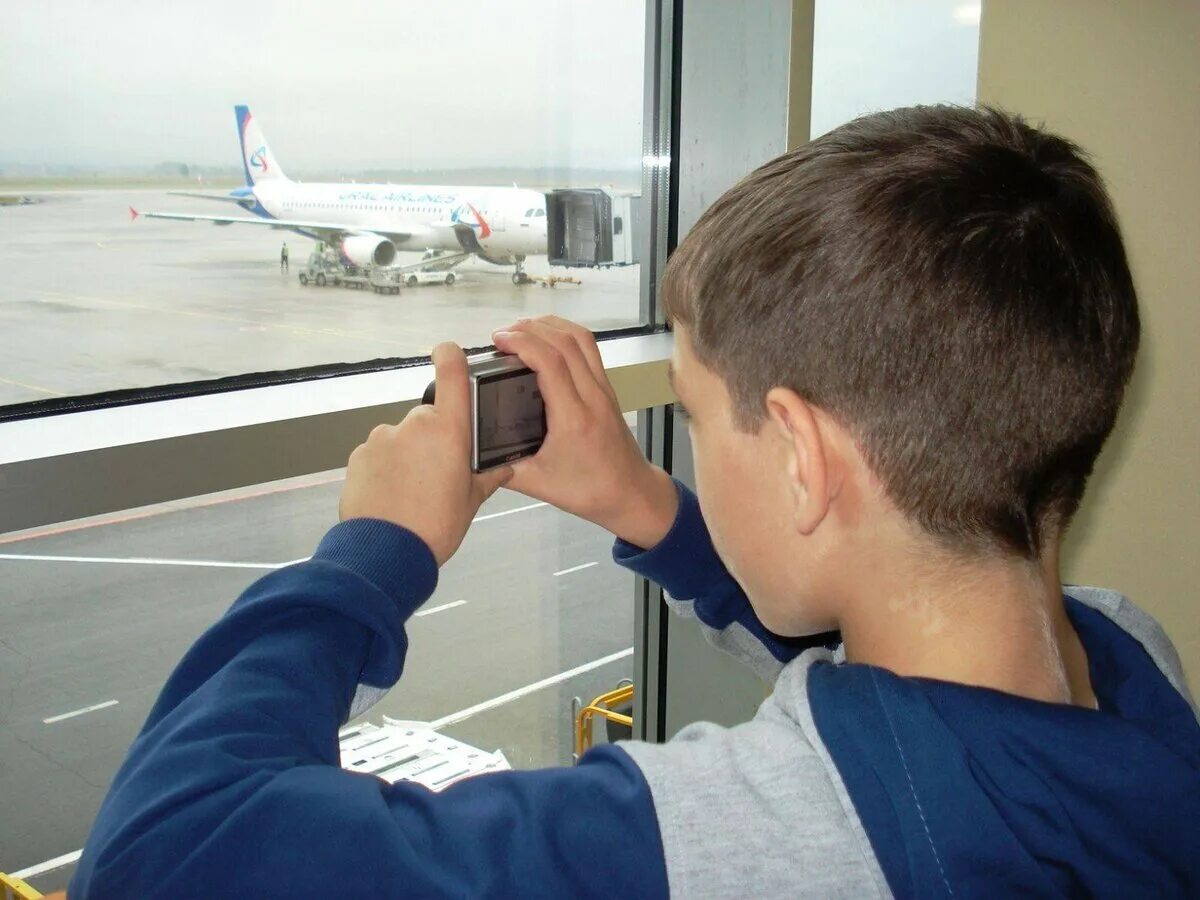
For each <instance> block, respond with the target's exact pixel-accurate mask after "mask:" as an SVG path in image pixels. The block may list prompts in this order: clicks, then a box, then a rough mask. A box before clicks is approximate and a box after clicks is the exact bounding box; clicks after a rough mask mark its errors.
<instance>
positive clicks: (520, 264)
mask: <svg viewBox="0 0 1200 900" xmlns="http://www.w3.org/2000/svg"><path fill="white" fill-rule="evenodd" d="M529 281H530V278H529V276H528V275H526V274H525V258H524V257H522V258H520V259H518V260H517V271H515V272H513V277H512V283H513V284H518V285H520V284H529Z"/></svg>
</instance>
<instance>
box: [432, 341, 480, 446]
mask: <svg viewBox="0 0 1200 900" xmlns="http://www.w3.org/2000/svg"><path fill="white" fill-rule="evenodd" d="M432 356H433V371H434V377H435V379H436V381H437V392H436V394H435V395H434V398H433V408H434V409H436V410H437V411H438V412H439V413H444V414H445V415H446V416H448V417H449V418H450V419H451V420H453V421H455V422H461V423H462V424H463V425H464V426H465V425H466V424H467V423H468V421H469V420H470V416H471V392H470V391H471V389H470V384H469V382H468V380H467V355H466V354H465V353H463V351H462V348H461V347H459V346H458V345H457V344H453V343H450V342H449V341H447V342H446V343H444V344H438V345H437V346H436V347H434V348H433V354H432Z"/></svg>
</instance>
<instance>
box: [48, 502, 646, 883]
mask: <svg viewBox="0 0 1200 900" xmlns="http://www.w3.org/2000/svg"><path fill="white" fill-rule="evenodd" d="M436 581H437V567H436V565H435V563H434V560H433V556H432V554H431V553H430V551H429V549H428V548H427V547H426V546H425V544H424V543H423V542H422V541H421V540H420V539H419V538H418V537H417V536H416V535H414V534H413V533H411V532H409V531H407V530H405V529H403V528H399V527H398V526H395V525H391V524H389V523H385V522H380V521H375V520H367V519H359V520H352V521H349V522H344V523H342V524H340V525H338V526H336V527H335V528H333V529H332V530H331V531H330V532H329V534H327V535H326V537H325V539H324V541H322V543H321V546H320V548H319V549H318V550H317V553H316V554H315V555H314V557H313V558H312V559H311V560H310V561H308V562H304V563H300V564H298V565H295V566H290V567H288V568H286V569H282V570H280V571H277V572H273V573H271V574H270V575H267V576H266V577H265V578H263V579H261V580H259V581H258V582H257V583H255V584H254V585H252V586H251V587H250V588H249V589H247V591H246V592H245V593H244V594H243V595H242V596H241V597H240V598H239V599H238V600H237V601H236V602H235V603H234V604H233V606H232V607H231V608H230V610H229V611H228V612H227V613H226V614H225V616H224V617H223V618H222V619H220V620H219V621H218V622H217V623H216V624H215V625H214V626H213V627H212V628H210V629H209V630H208V631H207V632H206V633H205V634H204V635H203V636H201V638H200V639H199V640H198V641H197V643H196V644H195V646H193V647H192V648H191V650H190V651H189V652H188V653H187V655H186V656H185V657H184V659H183V660H182V662H181V663H180V664H179V666H178V668H176V670H175V671H174V673H173V674H172V675H171V677H170V678H169V679H168V681H167V683H166V686H165V687H164V688H163V691H162V694H161V696H160V697H159V698H158V701H157V702H156V703H155V705H154V707H153V709H152V710H151V713H150V716H149V719H148V720H147V722H146V724H145V726H144V727H143V729H142V731H141V732H140V733H139V735H138V737H137V738H136V740H135V741H134V743H133V745H132V746H131V748H130V751H129V755H128V757H127V758H126V760H125V762H124V763H123V764H122V766H121V768H120V770H119V771H118V772H117V774H116V776H115V778H114V780H113V783H112V786H111V788H110V790H109V793H108V796H107V797H106V798H105V800H104V802H103V804H102V806H101V809H100V812H99V814H98V816H97V818H96V820H95V823H94V824H93V827H92V831H91V834H90V835H89V837H88V840H87V843H86V845H85V847H84V850H83V855H82V857H81V859H80V861H79V865H78V868H77V870H76V873H75V876H74V878H73V880H72V882H71V886H70V891H69V894H70V897H71V898H72V900H84V898H89V897H147V898H148V897H171V898H186V897H201V896H205V897H207V896H213V895H214V893H219V894H222V895H224V894H230V895H237V896H250V897H265V896H281V897H282V896H286V897H317V896H330V895H332V894H338V895H341V896H350V897H384V896H404V897H507V896H514V897H515V896H521V897H543V896H545V897H551V896H554V897H563V896H581V897H582V896H592V895H599V894H604V895H605V896H612V895H614V894H615V895H617V896H625V895H628V896H635V897H657V896H665V895H666V891H667V882H666V870H665V864H664V862H663V858H662V841H661V838H660V835H659V830H658V822H657V819H656V818H655V813H654V806H653V801H652V799H651V795H650V792H649V788H648V787H647V785H646V781H645V779H644V777H643V776H642V774H641V771H640V770H639V769H638V767H637V766H636V765H635V764H634V763H633V761H632V760H631V758H630V757H629V756H628V755H627V754H626V753H625V752H624V751H622V750H620V749H619V748H617V747H612V746H604V747H600V748H597V749H596V750H594V751H592V752H591V753H589V754H587V756H586V757H585V758H584V759H583V761H582V762H581V763H580V765H578V766H576V767H574V768H563V769H546V770H541V771H527V772H499V773H493V774H488V775H482V776H479V777H476V778H473V779H470V780H467V781H464V782H461V783H459V784H457V785H455V786H453V787H451V788H449V789H448V790H446V791H444V792H442V793H440V794H433V793H431V792H429V791H427V790H426V789H424V788H422V787H420V786H417V785H413V784H406V783H398V784H395V785H388V784H387V783H385V782H383V781H381V780H379V779H377V778H375V777H374V776H370V775H362V774H356V773H351V772H347V771H345V770H343V769H341V768H340V766H339V758H338V737H337V732H338V728H339V727H340V726H341V725H342V724H343V723H344V722H346V721H347V720H348V718H349V717H350V715H351V712H352V710H355V709H357V708H358V707H359V706H361V705H362V704H363V703H364V702H366V701H365V700H364V698H366V699H370V698H371V697H377V696H378V695H379V694H381V693H382V691H384V690H386V688H388V687H390V686H391V685H392V684H394V683H395V681H396V680H397V679H398V678H399V677H400V673H401V670H402V668H403V664H404V657H405V651H406V649H407V639H406V637H405V632H404V623H405V621H406V620H407V618H408V617H409V616H410V615H411V614H412V613H413V612H414V611H415V610H416V608H417V607H418V606H419V605H420V604H421V603H423V602H424V601H425V600H426V599H427V598H428V597H429V595H430V594H431V593H432V592H433V588H434V586H435V584H436ZM356 697H357V698H358V703H356V702H355V698H356ZM598 859H599V860H614V861H619V863H618V864H614V865H611V866H606V867H605V869H604V872H603V874H602V875H601V874H600V873H599V872H598V870H597V868H596V863H595V861H596V860H598Z"/></svg>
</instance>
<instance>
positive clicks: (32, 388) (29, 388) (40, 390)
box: [0, 376, 67, 397]
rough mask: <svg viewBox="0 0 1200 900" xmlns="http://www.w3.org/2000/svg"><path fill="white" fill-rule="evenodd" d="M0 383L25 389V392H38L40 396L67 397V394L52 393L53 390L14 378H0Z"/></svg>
mask: <svg viewBox="0 0 1200 900" xmlns="http://www.w3.org/2000/svg"><path fill="white" fill-rule="evenodd" d="M0 381H2V382H4V383H5V384H11V385H13V386H14V387H19V388H25V390H27V391H36V392H37V393H39V394H49V395H50V396H51V397H65V396H67V395H66V394H64V393H62V392H61V391H52V390H50V388H46V387H39V386H38V385H36V384H29V383H28V382H26V381H17V380H16V379H14V378H4V377H3V376H0Z"/></svg>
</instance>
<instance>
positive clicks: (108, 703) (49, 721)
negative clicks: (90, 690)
mask: <svg viewBox="0 0 1200 900" xmlns="http://www.w3.org/2000/svg"><path fill="white" fill-rule="evenodd" d="M120 702H121V701H120V700H105V701H104V702H103V703H96V704H94V705H92V706H85V707H84V708H83V709H73V710H71V711H70V712H69V713H63V714H62V715H61V716H51V717H50V718H48V719H42V724H43V725H53V724H54V723H55V722H61V721H62V720H63V719H73V718H74V717H75V716H82V715H83V714H84V713H90V712H95V711H96V710H98V709H104V708H105V707H108V706H116V705H117V704H118V703H120Z"/></svg>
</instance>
